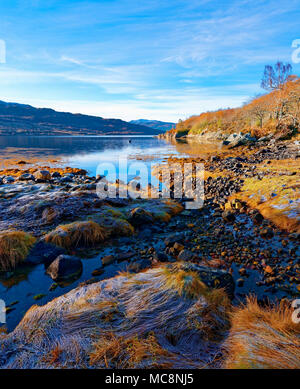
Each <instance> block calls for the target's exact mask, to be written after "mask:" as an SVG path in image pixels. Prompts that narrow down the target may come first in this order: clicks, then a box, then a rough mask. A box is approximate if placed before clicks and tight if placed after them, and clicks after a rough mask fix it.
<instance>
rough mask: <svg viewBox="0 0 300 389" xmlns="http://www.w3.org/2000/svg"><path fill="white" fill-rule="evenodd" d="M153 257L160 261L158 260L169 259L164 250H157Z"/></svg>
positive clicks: (165, 260)
mask: <svg viewBox="0 0 300 389" xmlns="http://www.w3.org/2000/svg"><path fill="white" fill-rule="evenodd" d="M153 259H154V260H156V261H158V262H168V261H169V257H168V255H167V254H165V253H163V252H155V253H154V255H153Z"/></svg>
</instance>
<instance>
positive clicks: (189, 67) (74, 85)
mask: <svg viewBox="0 0 300 389" xmlns="http://www.w3.org/2000/svg"><path fill="white" fill-rule="evenodd" d="M299 20H300V0H297V1H296V0H289V1H287V0H284V1H283V0H266V1H265V0H255V1H253V0H251V1H248V0H240V1H236V0H226V1H224V0H218V1H215V0H168V1H167V0H165V1H163V0H143V1H142V0H139V1H138V0H98V1H93V0H89V1H82V0H59V1H58V0H47V1H42V0H9V1H7V0H0V100H4V101H10V102H19V103H25V104H31V105H33V106H36V107H50V108H53V109H56V110H58V111H68V112H73V113H84V114H89V115H96V116H101V117H104V118H120V119H123V120H133V119H140V118H145V119H156V120H163V121H172V122H177V121H178V120H179V119H183V120H184V119H186V118H187V117H189V116H191V115H197V114H200V113H201V112H205V111H208V110H214V109H218V108H227V107H236V106H239V105H241V104H243V103H244V102H246V101H248V100H249V98H251V97H254V96H255V95H257V94H260V93H263V90H262V89H261V88H260V80H261V77H262V73H263V70H264V65H266V64H273V63H275V62H276V61H278V60H281V61H283V62H290V63H292V65H293V73H295V74H298V75H300V54H299V62H298V61H297V58H298V57H297V55H296V53H295V50H296V48H297V45H298V43H299V47H300V23H299ZM297 39H299V41H298V43H297V42H294V46H295V47H294V48H293V47H292V42H293V41H295V40H297ZM4 47H5V48H6V51H5V55H4ZM293 52H294V57H292V54H293ZM292 58H293V59H294V62H293V61H292ZM295 58H296V60H295ZM296 62H298V63H296Z"/></svg>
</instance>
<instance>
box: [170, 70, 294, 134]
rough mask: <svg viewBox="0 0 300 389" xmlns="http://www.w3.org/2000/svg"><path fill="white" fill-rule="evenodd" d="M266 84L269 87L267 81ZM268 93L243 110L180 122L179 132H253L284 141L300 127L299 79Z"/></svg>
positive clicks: (290, 78)
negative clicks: (273, 135) (269, 135)
mask: <svg viewBox="0 0 300 389" xmlns="http://www.w3.org/2000/svg"><path fill="white" fill-rule="evenodd" d="M277 65H278V64H276V65H275V69H276V66H277ZM265 77H266V75H265ZM279 78H280V79H282V76H279ZM264 81H265V84H266V83H267V81H268V80H264ZM269 83H270V85H272V86H273V85H274V80H272V79H270V80H269ZM268 90H271V91H270V92H269V93H266V94H264V95H260V96H258V97H255V98H253V99H252V100H251V101H249V102H247V103H245V104H244V105H243V106H242V107H239V108H228V109H219V110H217V111H210V112H204V113H202V114H200V115H199V116H192V117H190V118H188V119H187V120H185V121H180V122H179V123H178V124H177V126H176V131H177V132H181V133H183V132H187V133H188V134H189V135H197V134H200V133H202V132H203V131H222V132H224V133H233V132H240V131H242V132H251V133H252V135H254V136H256V137H262V136H265V135H268V134H275V135H276V136H277V137H278V138H282V139H284V138H286V137H290V136H292V135H294V134H295V133H297V132H298V128H299V123H300V79H299V78H298V77H297V76H291V75H289V76H288V77H286V79H285V82H281V83H280V82H278V83H277V87H276V88H275V87H274V88H269V89H268Z"/></svg>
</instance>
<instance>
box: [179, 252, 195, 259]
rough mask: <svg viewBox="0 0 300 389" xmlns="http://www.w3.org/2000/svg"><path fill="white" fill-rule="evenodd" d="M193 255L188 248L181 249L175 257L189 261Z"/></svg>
mask: <svg viewBox="0 0 300 389" xmlns="http://www.w3.org/2000/svg"><path fill="white" fill-rule="evenodd" d="M194 257H195V254H194V253H193V252H192V251H190V250H181V251H180V253H179V254H178V257H177V259H178V260H179V261H191V260H192V259H193V258H194Z"/></svg>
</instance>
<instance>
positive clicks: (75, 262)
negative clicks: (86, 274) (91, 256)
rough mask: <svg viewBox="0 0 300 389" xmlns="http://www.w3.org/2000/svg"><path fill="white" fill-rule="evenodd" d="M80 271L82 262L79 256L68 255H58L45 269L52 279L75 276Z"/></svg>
mask: <svg viewBox="0 0 300 389" xmlns="http://www.w3.org/2000/svg"><path fill="white" fill-rule="evenodd" d="M81 272H82V262H81V260H80V259H79V258H76V257H72V256H69V255H60V256H59V257H57V258H56V259H55V260H54V261H53V262H52V263H51V265H50V266H48V268H47V270H46V274H48V275H49V276H50V277H51V278H52V279H53V280H54V281H63V280H67V279H70V278H73V277H77V276H79V275H80V274H81Z"/></svg>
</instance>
